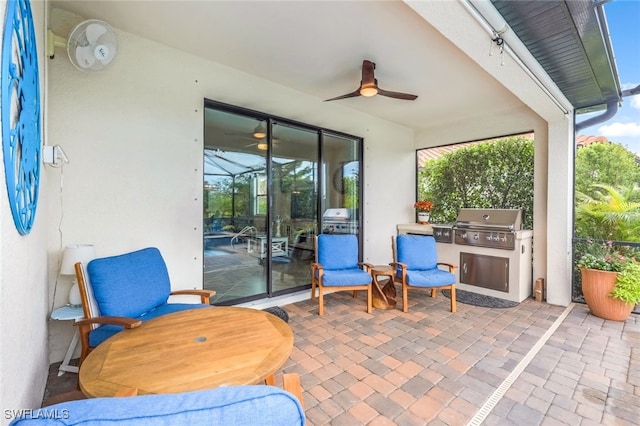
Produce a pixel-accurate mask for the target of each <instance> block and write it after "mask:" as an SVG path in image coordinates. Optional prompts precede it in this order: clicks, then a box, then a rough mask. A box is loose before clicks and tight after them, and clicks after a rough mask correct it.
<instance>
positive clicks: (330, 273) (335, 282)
mask: <svg viewBox="0 0 640 426" xmlns="http://www.w3.org/2000/svg"><path fill="white" fill-rule="evenodd" d="M366 284H371V275H370V274H369V273H367V272H364V271H363V270H362V269H358V268H356V269H340V270H325V271H324V273H323V275H322V285H325V286H328V287H332V286H335V287H338V286H351V285H366Z"/></svg>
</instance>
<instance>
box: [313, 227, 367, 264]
mask: <svg viewBox="0 0 640 426" xmlns="http://www.w3.org/2000/svg"><path fill="white" fill-rule="evenodd" d="M317 255H318V263H320V264H321V265H322V266H323V267H324V269H328V270H331V269H355V268H357V267H358V239H357V238H356V236H355V235H351V234H320V235H318V253H317Z"/></svg>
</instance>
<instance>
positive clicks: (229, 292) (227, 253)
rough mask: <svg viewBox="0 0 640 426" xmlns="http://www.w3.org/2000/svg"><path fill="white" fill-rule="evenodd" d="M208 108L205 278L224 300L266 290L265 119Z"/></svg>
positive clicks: (221, 301)
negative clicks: (260, 134) (259, 135)
mask: <svg viewBox="0 0 640 426" xmlns="http://www.w3.org/2000/svg"><path fill="white" fill-rule="evenodd" d="M205 111H206V113H205V146H204V194H203V247H204V265H203V268H204V271H203V274H204V275H203V277H204V278H203V282H204V288H205V289H208V290H215V291H216V295H215V296H214V298H213V300H212V302H213V303H214V304H218V305H219V304H225V303H228V302H231V301H237V300H242V299H248V298H255V297H257V296H260V295H266V294H267V276H266V273H265V266H264V265H265V259H266V257H267V240H266V234H267V232H266V225H267V222H266V218H267V206H268V204H267V199H268V192H267V189H268V188H267V162H266V159H267V157H266V153H267V151H266V143H265V142H264V138H256V137H254V132H256V129H259V128H260V126H262V127H264V126H265V122H263V121H259V120H256V119H254V118H248V117H244V116H241V115H237V114H232V113H228V112H223V111H218V110H213V109H206V110H205ZM262 143H264V144H265V145H264V146H263V145H261V144H262ZM262 148H264V149H262Z"/></svg>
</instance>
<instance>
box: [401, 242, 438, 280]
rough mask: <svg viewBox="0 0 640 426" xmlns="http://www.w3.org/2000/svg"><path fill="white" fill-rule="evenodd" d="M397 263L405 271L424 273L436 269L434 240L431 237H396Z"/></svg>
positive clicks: (436, 260)
mask: <svg viewBox="0 0 640 426" xmlns="http://www.w3.org/2000/svg"><path fill="white" fill-rule="evenodd" d="M396 256H397V259H396V260H397V261H398V262H401V263H405V264H406V265H407V269H414V270H419V271H425V270H428V269H435V268H437V267H438V253H437V252H436V240H435V239H434V238H433V237H432V236H418V235H398V236H397V237H396Z"/></svg>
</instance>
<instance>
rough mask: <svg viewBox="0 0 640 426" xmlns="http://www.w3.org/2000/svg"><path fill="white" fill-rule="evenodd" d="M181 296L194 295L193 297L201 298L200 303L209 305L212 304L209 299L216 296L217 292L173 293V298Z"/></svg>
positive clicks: (192, 291)
mask: <svg viewBox="0 0 640 426" xmlns="http://www.w3.org/2000/svg"><path fill="white" fill-rule="evenodd" d="M180 295H192V296H200V302H201V303H204V304H205V305H208V304H209V303H211V302H210V300H209V298H210V297H213V296H215V295H216V292H215V290H197V289H190V290H175V291H172V292H171V296H180Z"/></svg>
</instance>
